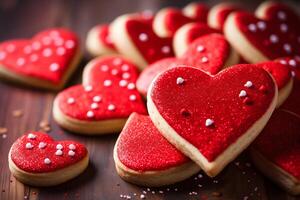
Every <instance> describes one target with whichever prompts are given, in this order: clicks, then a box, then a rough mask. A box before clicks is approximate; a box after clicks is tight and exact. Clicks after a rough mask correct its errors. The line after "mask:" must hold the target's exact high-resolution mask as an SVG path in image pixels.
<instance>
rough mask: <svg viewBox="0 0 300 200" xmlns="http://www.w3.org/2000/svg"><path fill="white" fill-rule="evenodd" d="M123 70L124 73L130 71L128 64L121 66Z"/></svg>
mask: <svg viewBox="0 0 300 200" xmlns="http://www.w3.org/2000/svg"><path fill="white" fill-rule="evenodd" d="M121 69H122V71H124V72H125V71H128V70H129V65H127V64H123V65H122V66H121Z"/></svg>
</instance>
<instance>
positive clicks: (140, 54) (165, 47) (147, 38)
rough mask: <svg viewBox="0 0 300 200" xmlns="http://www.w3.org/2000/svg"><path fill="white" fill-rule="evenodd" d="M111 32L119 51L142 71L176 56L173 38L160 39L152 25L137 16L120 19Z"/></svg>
mask: <svg viewBox="0 0 300 200" xmlns="http://www.w3.org/2000/svg"><path fill="white" fill-rule="evenodd" d="M110 30H111V38H112V40H113V41H114V43H115V45H116V48H117V50H118V51H119V52H120V53H121V54H123V55H125V56H127V57H128V58H131V60H133V61H134V62H135V63H136V64H137V65H138V67H139V69H140V70H142V69H143V68H145V67H146V66H147V65H148V64H151V63H153V62H155V61H157V60H160V59H162V58H167V57H172V56H174V53H173V49H172V40H171V38H160V37H158V36H157V35H156V34H155V33H154V32H153V29H152V23H150V21H149V20H145V19H141V18H140V17H138V16H137V15H123V16H120V17H118V18H117V19H115V20H114V22H113V23H112V24H111V29H110ZM120 35H122V37H120Z"/></svg>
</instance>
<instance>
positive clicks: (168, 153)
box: [114, 113, 200, 186]
mask: <svg viewBox="0 0 300 200" xmlns="http://www.w3.org/2000/svg"><path fill="white" fill-rule="evenodd" d="M114 161H115V165H116V169H117V172H118V174H119V175H120V176H121V177H122V178H123V179H124V180H126V181H128V182H132V183H135V184H138V185H143V186H162V185H169V184H173V183H175V182H179V181H182V180H184V179H186V178H188V177H190V176H192V175H193V174H195V173H197V172H198V171H199V170H200V168H199V166H197V165H196V164H194V163H193V162H192V161H191V160H190V159H188V158H187V157H185V156H184V155H183V154H182V153H181V152H180V151H178V150H177V149H176V148H175V147H174V146H173V145H171V144H170V143H169V142H168V141H167V140H166V139H165V138H164V137H163V136H162V135H161V134H160V132H159V131H158V130H157V129H156V128H155V126H154V125H153V123H152V121H151V119H150V117H149V116H145V115H139V114H136V113H133V114H132V115H131V116H130V117H129V118H128V121H127V122H126V125H125V126H124V128H123V130H122V132H121V133H120V135H119V138H118V140H117V142H116V144H115V148H114Z"/></svg>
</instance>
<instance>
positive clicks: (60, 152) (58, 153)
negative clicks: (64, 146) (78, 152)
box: [55, 149, 63, 156]
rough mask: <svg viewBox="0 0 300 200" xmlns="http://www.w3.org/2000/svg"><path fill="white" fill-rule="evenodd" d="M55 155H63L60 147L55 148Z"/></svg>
mask: <svg viewBox="0 0 300 200" xmlns="http://www.w3.org/2000/svg"><path fill="white" fill-rule="evenodd" d="M55 155H57V156H61V155H63V152H62V150H60V149H58V150H56V152H55Z"/></svg>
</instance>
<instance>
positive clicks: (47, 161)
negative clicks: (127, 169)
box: [8, 132, 89, 186]
mask: <svg viewBox="0 0 300 200" xmlns="http://www.w3.org/2000/svg"><path fill="white" fill-rule="evenodd" d="M88 162H89V155H88V151H87V149H86V148H85V147H84V146H83V145H82V144H80V143H78V142H75V141H70V140H66V141H55V140H53V139H52V138H51V137H50V136H49V135H47V134H46V133H42V132H30V133H26V134H25V135H23V136H22V137H20V138H19V139H17V141H15V142H14V144H13V145H12V147H11V149H10V151H9V155H8V163H9V169H10V171H11V173H12V174H13V175H14V176H15V177H16V178H17V179H18V180H19V181H20V182H22V183H25V184H29V185H34V186H53V185H58V184H60V183H63V182H66V181H68V180H70V179H72V178H74V177H76V176H78V175H79V174H81V173H82V172H83V171H84V170H85V169H86V168H87V166H88Z"/></svg>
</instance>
